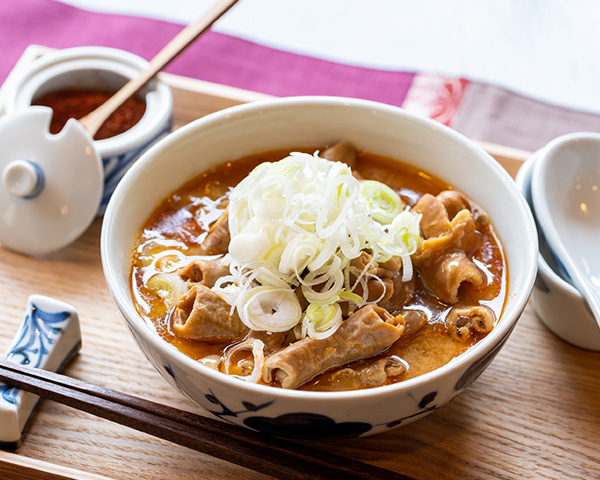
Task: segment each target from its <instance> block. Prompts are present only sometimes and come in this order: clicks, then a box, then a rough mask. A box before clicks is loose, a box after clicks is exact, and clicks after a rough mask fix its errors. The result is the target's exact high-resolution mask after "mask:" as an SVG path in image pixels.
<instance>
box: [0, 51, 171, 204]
mask: <svg viewBox="0 0 600 480" xmlns="http://www.w3.org/2000/svg"><path fill="white" fill-rule="evenodd" d="M147 65H148V62H147V61H146V60H144V59H143V58H141V57H139V56H137V55H134V54H132V53H129V52H126V51H123V50H118V49H114V48H107V47H74V48H68V49H64V50H56V51H53V52H50V53H48V54H45V55H43V56H41V57H39V58H37V59H36V60H34V61H33V62H31V63H30V64H28V65H26V66H25V67H24V68H23V69H21V70H20V71H16V72H14V74H13V75H11V76H10V77H9V78H8V79H7V81H6V83H5V85H4V88H3V90H4V91H3V96H4V99H5V102H4V105H2V107H3V110H4V113H6V114H10V113H12V112H16V111H19V110H22V109H25V108H27V107H29V106H30V105H32V104H35V103H36V101H37V100H38V99H39V98H40V97H42V96H44V95H46V94H48V93H50V92H57V91H63V90H66V89H76V90H77V89H79V90H93V91H105V92H111V93H114V92H116V91H117V90H118V89H119V88H120V87H121V86H123V85H124V84H125V83H126V82H127V81H128V80H129V79H131V78H132V77H135V76H136V75H137V73H138V72H140V71H141V70H142V69H143V68H145V67H146V66H147ZM137 97H138V98H139V99H140V100H143V102H144V103H145V111H144V113H143V116H142V117H141V119H140V120H139V121H138V122H137V123H136V124H135V125H133V126H132V127H131V128H129V129H128V130H126V131H124V132H123V133H120V134H117V135H114V136H111V137H108V138H105V139H102V140H95V141H94V147H95V148H96V151H97V152H98V154H99V155H100V157H101V159H102V164H103V170H104V190H103V194H102V200H101V203H100V207H99V210H98V214H102V213H103V212H104V210H105V208H106V205H107V204H108V200H109V199H110V196H111V195H112V193H113V191H114V189H115V187H116V186H117V183H118V182H119V180H120V179H121V178H122V176H123V175H124V173H125V172H126V171H127V170H128V169H129V167H130V166H131V165H132V164H133V163H134V162H135V161H136V160H137V159H138V158H139V157H140V156H141V155H142V153H144V152H145V151H146V150H147V149H148V148H149V147H150V146H151V145H153V144H154V143H156V142H157V141H158V140H159V139H161V138H162V137H164V136H165V135H167V134H168V133H169V132H170V131H171V126H172V118H173V98H172V94H171V90H170V89H169V87H168V86H167V85H166V84H165V83H164V82H163V81H161V80H160V78H155V79H153V80H152V81H150V82H149V83H148V84H147V85H146V86H144V87H143V88H142V89H141V90H140V92H138V94H137Z"/></svg>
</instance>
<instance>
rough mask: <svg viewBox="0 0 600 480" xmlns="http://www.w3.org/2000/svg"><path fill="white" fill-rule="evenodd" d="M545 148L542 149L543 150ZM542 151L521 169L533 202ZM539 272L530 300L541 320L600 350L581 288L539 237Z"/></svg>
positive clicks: (560, 333)
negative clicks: (534, 178)
mask: <svg viewBox="0 0 600 480" xmlns="http://www.w3.org/2000/svg"><path fill="white" fill-rule="evenodd" d="M542 151H543V149H542ZM539 154H540V152H537V153H536V154H535V155H533V156H532V157H530V158H529V159H528V160H527V161H526V162H525V163H524V164H523V165H522V166H521V168H520V169H519V173H518V174H517V178H516V182H517V186H518V187H519V189H520V190H521V192H522V193H523V195H524V196H525V199H526V200H527V202H528V203H530V204H531V202H532V199H531V175H532V173H533V169H534V167H535V164H536V162H537V159H538V156H539ZM539 241H540V255H539V259H538V275H537V279H536V282H535V285H534V289H533V293H532V295H531V303H532V305H533V307H534V309H535V310H536V312H537V314H538V316H539V318H540V320H541V321H542V323H544V325H546V327H547V328H548V329H549V330H550V331H551V332H552V333H554V334H555V335H556V336H558V337H560V338H562V339H563V340H565V341H566V342H568V343H571V344H572V345H575V346H576V347H580V348H585V349H588V350H596V351H600V328H598V324H597V323H596V320H595V319H594V317H593V316H592V315H591V313H590V311H589V309H588V308H587V306H586V304H585V301H584V299H583V297H582V296H581V294H580V293H579V291H578V290H577V289H576V288H575V287H574V286H573V285H571V284H570V283H569V282H568V281H567V280H565V279H564V278H563V277H562V276H561V275H560V274H559V273H558V272H560V268H559V266H558V265H557V264H556V262H555V260H554V258H553V255H552V253H551V252H550V249H549V248H548V245H547V244H546V241H545V239H544V237H543V236H542V235H540V237H539Z"/></svg>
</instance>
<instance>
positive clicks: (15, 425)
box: [0, 295, 81, 450]
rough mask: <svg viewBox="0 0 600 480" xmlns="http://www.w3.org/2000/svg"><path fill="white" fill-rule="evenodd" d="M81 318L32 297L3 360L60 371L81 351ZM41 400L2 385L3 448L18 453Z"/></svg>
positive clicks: (70, 309)
mask: <svg viewBox="0 0 600 480" xmlns="http://www.w3.org/2000/svg"><path fill="white" fill-rule="evenodd" d="M80 348H81V329H80V327H79V316H78V314H77V311H76V310H75V308H74V307H72V306H71V305H69V304H67V303H64V302H61V301H59V300H55V299H53V298H50V297H44V296H41V295H31V296H30V297H29V299H28V302H27V310H26V312H25V315H24V317H23V321H22V322H21V325H20V326H19V329H18V331H17V334H16V335H15V337H14V338H13V341H12V343H11V345H10V347H9V348H8V351H7V352H6V354H5V355H4V357H3V358H4V360H9V361H11V362H14V363H20V364H22V365H28V366H30V367H37V368H43V369H44V370H50V371H53V372H58V371H60V370H61V369H62V368H63V367H65V366H66V364H67V363H68V362H69V361H70V360H71V359H72V358H73V357H74V356H75V355H77V353H78V352H79V350H80ZM38 400H39V397H38V396H37V395H34V394H32V393H29V392H25V391H23V390H20V389H18V388H15V387H11V386H9V385H6V384H4V383H0V448H3V449H6V450H16V449H17V448H19V446H20V444H21V435H22V432H23V430H24V429H25V427H26V426H27V422H28V420H29V418H30V417H31V414H32V413H33V410H34V409H35V406H36V405H37V402H38Z"/></svg>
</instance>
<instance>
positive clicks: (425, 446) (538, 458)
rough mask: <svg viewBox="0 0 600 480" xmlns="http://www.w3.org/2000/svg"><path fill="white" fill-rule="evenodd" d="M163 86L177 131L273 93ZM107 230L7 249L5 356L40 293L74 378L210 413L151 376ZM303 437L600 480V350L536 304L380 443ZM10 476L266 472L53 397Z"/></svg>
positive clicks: (520, 474) (384, 459)
mask: <svg viewBox="0 0 600 480" xmlns="http://www.w3.org/2000/svg"><path fill="white" fill-rule="evenodd" d="M165 78H167V79H168V81H169V82H170V83H171V84H172V85H173V87H174V94H175V95H174V96H175V123H176V126H179V125H182V124H184V123H187V122H189V121H190V120H193V119H194V118H197V117H199V116H201V115H204V114H206V113H208V112H210V111H214V110H217V109H220V108H223V107H225V106H229V105H234V104H237V103H242V102H245V101H250V100H253V99H257V98H264V96H263V95H258V94H253V93H252V92H244V91H240V90H237V89H230V88H227V87H220V86H215V85H209V84H205V83H203V82H196V81H190V80H189V79H180V78H175V77H172V76H166V77H165ZM498 149H499V150H498V151H499V152H500V154H498V159H499V161H501V163H502V164H503V165H506V166H507V167H508V168H509V169H510V171H511V173H513V174H514V173H515V171H516V168H517V167H518V165H519V164H520V161H522V160H523V158H519V157H520V156H522V155H525V152H521V154H519V155H513V154H514V152H509V151H507V150H503V149H502V148H501V147H498ZM490 150H493V149H490ZM492 153H494V152H492ZM100 228H101V219H97V220H96V221H95V222H94V223H93V224H92V226H91V227H90V228H89V229H88V230H87V231H86V232H85V234H84V235H83V236H82V237H81V238H80V239H78V240H77V241H76V242H75V243H73V244H72V245H70V246H68V247H67V248H65V249H63V250H61V251H60V252H57V253H55V254H52V255H48V256H45V257H41V258H31V257H26V256H23V255H19V254H16V253H13V252H10V251H8V250H5V249H1V248H0V292H1V293H0V306H1V308H0V351H5V350H6V348H7V347H8V344H9V343H10V340H11V338H12V336H13V335H14V333H15V332H16V329H17V325H18V324H19V322H20V320H21V318H22V316H23V313H24V310H25V305H26V303H27V298H28V296H29V295H30V294H33V293H38V294H42V295H48V296H52V297H56V298H58V299H60V300H62V301H65V302H68V303H71V304H72V305H73V306H75V307H76V308H77V310H78V312H79V315H80V318H81V326H82V335H83V348H82V350H81V354H80V355H79V356H78V357H77V358H76V359H75V360H74V361H73V362H72V364H71V365H70V366H69V367H68V368H67V370H66V373H67V374H68V375H71V376H73V377H76V378H80V379H82V380H85V381H87V382H91V383H96V384H99V385H103V386H105V387H108V388H112V389H116V390H121V391H123V392H126V393H130V394H133V395H138V396H141V397H145V398H148V399H150V400H153V401H157V402H161V403H165V404H168V405H172V406H175V407H178V408H183V409H186V410H189V411H193V412H196V413H199V414H203V412H202V411H201V410H200V409H199V408H198V407H196V406H195V405H194V404H193V403H191V402H190V401H189V400H187V399H186V398H184V397H183V396H182V395H181V394H180V393H179V392H177V391H176V390H174V389H173V388H171V387H170V386H169V385H168V384H167V383H166V382H165V381H164V380H163V379H162V377H160V376H159V374H158V373H156V372H155V370H154V369H153V368H152V367H151V365H150V364H149V363H148V362H147V361H146V359H145V358H144V357H143V355H142V354H141V352H140V351H139V350H138V348H137V347H136V345H135V344H134V342H133V340H132V338H131V336H130V334H129V333H128V331H127V330H126V327H125V325H124V322H123V320H122V319H121V316H120V313H119V312H118V310H117V308H116V306H115V304H114V303H113V301H112V299H111V297H110V294H109V292H108V289H107V287H106V283H105V281H104V276H103V273H102V267H101V264H100V248H99V237H100ZM307 443H310V444H311V445H313V446H317V447H318V448H320V449H323V450H325V451H331V452H335V453H337V454H340V455H345V456H348V457H351V458H354V459H358V460H362V461H365V462H368V463H372V464H375V465H378V466H380V467H383V468H388V469H390V470H394V471H397V472H400V473H403V474H407V475H411V476H414V477H417V478H420V479H422V480H430V479H432V480H433V479H451V480H452V479H539V478H551V479H558V478H565V479H567V478H568V479H585V480H588V479H595V478H600V459H599V458H600V353H595V352H588V351H584V350H581V349H577V348H575V347H572V346H570V345H568V344H566V343H564V342H562V341H561V340H559V339H558V338H556V337H555V336H553V335H552V334H551V333H550V332H549V331H548V330H546V329H545V327H544V326H543V325H542V324H541V323H540V321H539V319H538V318H536V315H535V313H534V312H533V310H532V308H531V307H528V308H527V309H526V310H525V313H524V314H523V316H522V317H521V319H520V320H519V323H518V325H517V327H516V329H515V330H514V332H513V333H512V335H511V337H510V338H509V340H508V342H507V343H506V345H505V347H504V348H503V349H502V351H501V352H500V353H499V355H498V356H497V357H496V359H495V360H494V361H493V363H492V364H491V365H490V367H489V368H488V369H487V370H486V371H485V372H484V373H483V375H482V376H481V377H480V378H479V380H478V381H477V382H475V384H473V385H472V386H471V387H470V388H469V389H468V390H467V391H465V392H464V393H462V394H461V395H460V396H459V397H458V398H456V399H454V400H453V401H451V402H450V403H449V404H448V405H446V406H445V407H443V408H441V409H440V410H438V411H436V412H434V413H432V414H431V415H429V416H428V417H426V418H424V419H421V420H419V421H417V422H415V423H413V424H410V425H407V426H404V427H400V428H398V429H396V430H393V431H390V432H387V433H384V434H380V435H377V436H374V437H368V438H364V439H352V440H337V439H336V440H335V441H331V440H323V441H318V442H307ZM5 478H6V479H11V480H12V479H14V480H20V479H27V480H29V479H36V480H37V479H41V480H63V479H81V480H102V479H119V480H127V479H141V478H143V479H147V480H160V479H169V480H191V479H230V480H233V479H260V478H268V477H265V476H263V475H260V474H258V473H255V472H252V471H250V470H247V469H244V468H242V467H238V466H235V465H232V464H229V463H227V462H225V461H222V460H217V459H214V458H211V457H209V456H206V455H203V454H200V453H198V452H195V451H192V450H189V449H186V448H184V447H180V446H177V445H172V444H169V443H167V442H165V441H162V440H158V439H156V438H153V437H151V436H148V435H145V434H142V433H139V432H136V431H133V430H130V429H128V428H126V427H122V426H119V425H116V424H112V423H110V422H108V421H106V420H103V419H98V418H95V417H92V416H90V415H88V414H85V413H82V412H78V411H76V410H73V409H70V408H68V407H65V406H62V405H58V404H55V403H52V402H47V401H43V402H42V403H41V404H40V407H39V409H38V411H37V413H36V414H35V415H34V417H33V419H32V421H31V423H30V426H29V428H28V430H27V432H26V434H25V436H24V441H23V445H22V447H21V449H20V450H19V451H18V452H16V453H8V452H0V479H5Z"/></svg>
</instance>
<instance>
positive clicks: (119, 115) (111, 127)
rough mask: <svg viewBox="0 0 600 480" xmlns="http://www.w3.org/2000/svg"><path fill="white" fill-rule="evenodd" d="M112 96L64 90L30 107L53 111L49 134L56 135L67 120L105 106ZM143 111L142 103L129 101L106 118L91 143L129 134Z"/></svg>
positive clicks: (106, 93)
mask: <svg viewBox="0 0 600 480" xmlns="http://www.w3.org/2000/svg"><path fill="white" fill-rule="evenodd" d="M112 95H113V93H111V92H103V91H101V90H83V89H75V88H66V89H64V90H57V91H55V92H50V93H46V94H45V95H43V96H41V97H39V98H36V99H35V100H34V101H33V102H32V105H43V106H45V107H50V108H51V109H52V110H53V112H54V113H53V115H52V122H51V123H50V133H54V134H56V133H58V132H60V131H61V130H62V128H63V127H64V126H65V123H67V120H68V119H69V118H76V119H79V118H82V117H85V116H86V115H87V114H88V113H90V112H92V111H94V110H95V109H96V108H98V107H99V106H100V105H102V104H103V103H104V102H106V100H108V99H109V98H110V97H111V96H112ZM145 111H146V103H145V102H143V101H142V100H140V99H139V98H137V97H131V98H130V99H129V100H127V101H126V102H125V103H124V104H123V105H121V106H120V107H119V108H118V109H117V110H116V111H115V112H114V113H113V114H112V115H111V116H110V117H108V120H106V122H104V124H103V125H102V127H100V130H98V132H97V133H96V135H95V136H94V140H102V139H105V138H110V137H114V136H115V135H119V134H120V133H123V132H125V131H127V130H129V129H130V128H131V127H133V126H134V125H135V124H136V123H137V122H139V121H140V119H141V118H142V116H143V115H144V112H145Z"/></svg>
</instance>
